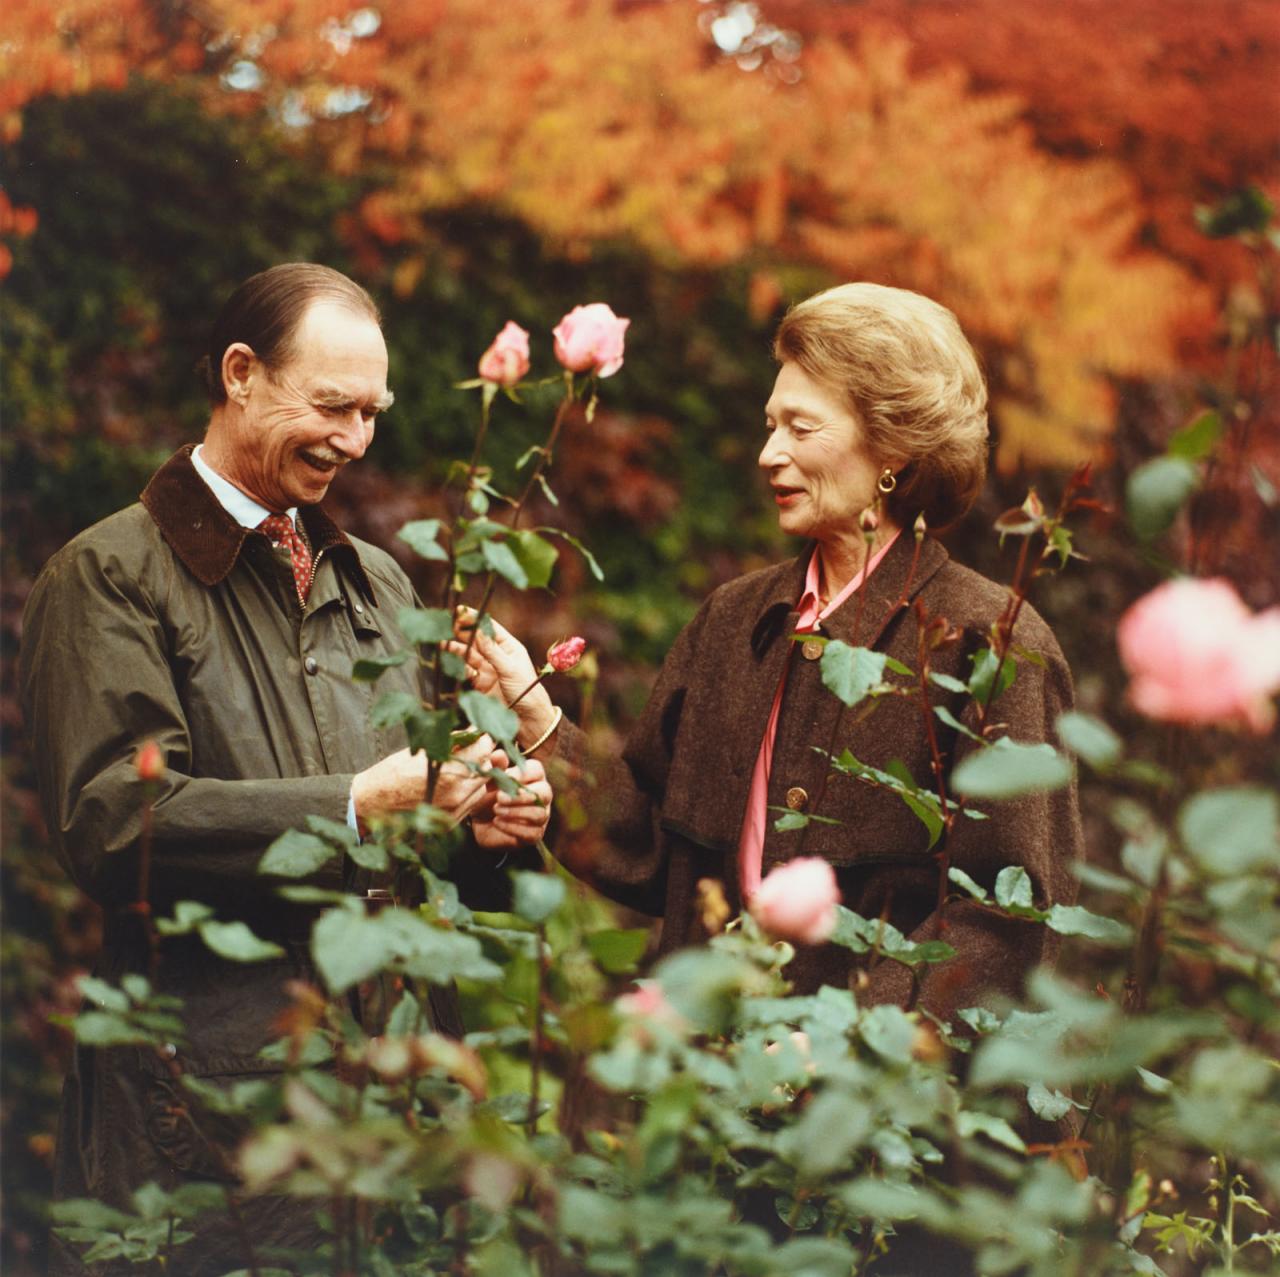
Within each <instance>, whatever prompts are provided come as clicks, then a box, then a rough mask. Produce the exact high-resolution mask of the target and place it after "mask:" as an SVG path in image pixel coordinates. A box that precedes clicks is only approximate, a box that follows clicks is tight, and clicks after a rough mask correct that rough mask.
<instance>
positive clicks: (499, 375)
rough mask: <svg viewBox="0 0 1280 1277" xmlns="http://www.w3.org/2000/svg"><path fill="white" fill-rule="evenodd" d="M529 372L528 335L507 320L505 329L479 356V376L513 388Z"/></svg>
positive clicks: (518, 326) (517, 325)
mask: <svg viewBox="0 0 1280 1277" xmlns="http://www.w3.org/2000/svg"><path fill="white" fill-rule="evenodd" d="M528 371H529V334H528V333H527V332H525V330H524V329H523V328H521V327H520V325H519V324H517V323H514V322H513V321H512V320H510V319H508V320H507V325H506V327H505V328H504V329H503V330H502V331H501V332H500V333H499V334H498V335H497V336H496V337H495V338H494V339H493V343H492V345H490V347H489V349H488V350H486V351H485V352H484V354H483V355H481V356H480V375H481V376H482V377H483V378H484V379H485V381H496V382H497V383H498V385H500V386H514V385H515V384H516V382H518V381H519V380H520V378H521V377H523V376H524V375H525V373H527V372H528Z"/></svg>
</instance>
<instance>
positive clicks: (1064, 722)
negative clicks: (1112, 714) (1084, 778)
mask: <svg viewBox="0 0 1280 1277" xmlns="http://www.w3.org/2000/svg"><path fill="white" fill-rule="evenodd" d="M1058 736H1059V738H1060V739H1061V741H1062V743H1063V744H1064V745H1065V746H1066V747H1067V748H1068V749H1069V750H1070V751H1071V752H1072V753H1073V754H1076V755H1078V756H1079V757H1080V758H1083V759H1084V761H1085V762H1086V763H1088V764H1089V765H1090V766H1091V767H1095V768H1097V769H1098V771H1106V770H1107V769H1108V768H1110V767H1114V766H1115V765H1116V764H1117V763H1118V762H1119V761H1120V756H1121V754H1122V753H1123V752H1124V744H1123V742H1122V741H1121V740H1120V737H1119V736H1117V735H1116V734H1115V732H1113V731H1112V730H1111V728H1110V727H1108V726H1107V725H1106V723H1104V722H1103V721H1102V720H1101V719H1100V718H1094V717H1093V715H1092V714H1081V713H1078V712H1076V711H1074V710H1073V711H1071V712H1069V713H1066V714H1061V715H1059V716H1058Z"/></svg>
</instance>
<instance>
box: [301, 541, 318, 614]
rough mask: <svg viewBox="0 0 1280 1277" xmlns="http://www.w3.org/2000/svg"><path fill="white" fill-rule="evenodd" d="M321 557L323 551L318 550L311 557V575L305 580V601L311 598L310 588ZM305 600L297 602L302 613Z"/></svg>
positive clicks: (305, 605) (305, 604) (305, 606)
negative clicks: (300, 606)
mask: <svg viewBox="0 0 1280 1277" xmlns="http://www.w3.org/2000/svg"><path fill="white" fill-rule="evenodd" d="M323 556H324V550H319V551H317V552H316V553H315V554H314V555H312V556H311V575H310V576H309V577H308V578H307V599H309V598H310V597H311V587H312V586H313V585H315V583H316V571H317V570H318V569H319V567H320V560H321V558H322V557H323ZM307 599H299V600H298V602H299V603H301V604H302V610H303V611H304V612H305V611H306V610H307Z"/></svg>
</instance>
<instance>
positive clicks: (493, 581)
mask: <svg viewBox="0 0 1280 1277" xmlns="http://www.w3.org/2000/svg"><path fill="white" fill-rule="evenodd" d="M564 377H565V394H564V398H563V399H561V400H560V406H559V407H558V408H557V409H556V416H555V420H554V421H553V422H552V423H551V431H550V433H549V434H548V435H547V441H546V443H544V444H543V445H542V447H541V448H539V449H538V460H537V461H536V462H535V463H534V467H533V473H532V474H531V475H530V476H529V481H528V482H527V483H526V484H525V485H524V490H523V491H522V492H521V493H520V498H519V500H518V501H517V502H516V504H515V511H514V513H513V514H512V516H511V526H512V528H517V527H519V526H520V518H521V516H522V515H523V514H524V511H525V506H526V504H527V503H528V500H529V497H530V496H531V495H532V494H533V489H534V485H535V484H536V483H537V482H538V480H539V479H540V478H541V477H542V472H543V471H544V470H545V469H546V468H547V466H548V465H549V464H550V461H551V457H552V454H553V453H554V452H555V447H556V442H557V441H558V440H559V438H560V430H561V428H562V427H563V425H564V419H565V417H566V416H567V415H568V411H569V406H570V405H571V404H573V403H574V402H575V398H576V397H575V395H574V391H573V374H572V373H570V372H566V373H565V375H564ZM497 583H498V576H497V573H496V572H490V573H489V575H488V576H487V577H486V578H485V583H484V594H483V596H482V597H481V599H480V606H479V607H477V608H476V616H475V621H474V624H473V627H472V630H471V637H470V638H468V639H467V647H466V651H465V652H463V654H462V659H463V660H464V661H468V660H470V659H471V649H472V648H473V647H474V646H475V641H476V635H477V634H478V633H479V631H480V622H481V621H482V620H483V619H484V615H485V613H486V612H487V611H488V610H489V600H490V599H492V598H493V591H494V588H495V586H496V585H497Z"/></svg>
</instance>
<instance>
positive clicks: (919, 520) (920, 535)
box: [915, 510, 929, 541]
mask: <svg viewBox="0 0 1280 1277" xmlns="http://www.w3.org/2000/svg"><path fill="white" fill-rule="evenodd" d="M928 529H929V525H928V524H927V523H926V522H925V518H924V511H923V510H921V511H920V513H919V514H917V515H916V523H915V533H916V540H917V541H923V540H924V534H925V533H926V532H927V531H928Z"/></svg>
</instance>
